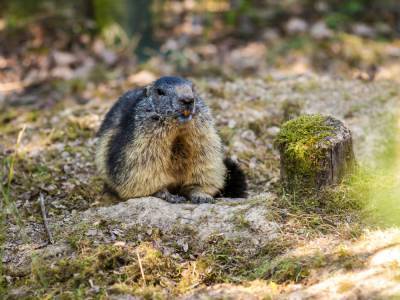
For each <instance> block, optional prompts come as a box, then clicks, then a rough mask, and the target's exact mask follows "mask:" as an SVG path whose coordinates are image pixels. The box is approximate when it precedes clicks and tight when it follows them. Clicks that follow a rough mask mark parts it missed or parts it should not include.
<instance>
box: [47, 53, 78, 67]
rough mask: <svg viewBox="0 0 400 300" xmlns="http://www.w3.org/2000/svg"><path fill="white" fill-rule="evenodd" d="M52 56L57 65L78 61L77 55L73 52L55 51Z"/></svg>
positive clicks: (63, 65) (67, 64)
mask: <svg viewBox="0 0 400 300" xmlns="http://www.w3.org/2000/svg"><path fill="white" fill-rule="evenodd" d="M52 56H53V60H54V62H55V63H56V65H57V66H62V67H65V66H69V65H70V64H73V63H74V62H76V57H75V55H73V54H72V53H68V52H62V51H53V53H52Z"/></svg>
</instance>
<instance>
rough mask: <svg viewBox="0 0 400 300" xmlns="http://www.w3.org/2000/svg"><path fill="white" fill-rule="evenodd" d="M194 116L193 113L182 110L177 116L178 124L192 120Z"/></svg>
mask: <svg viewBox="0 0 400 300" xmlns="http://www.w3.org/2000/svg"><path fill="white" fill-rule="evenodd" d="M193 115H194V111H193V110H187V109H185V110H182V111H181V112H180V114H179V116H178V119H179V122H181V123H185V122H189V121H190V120H192V118H193Z"/></svg>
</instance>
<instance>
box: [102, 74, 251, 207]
mask: <svg viewBox="0 0 400 300" xmlns="http://www.w3.org/2000/svg"><path fill="white" fill-rule="evenodd" d="M98 137H99V141H98V146H97V151H96V164H97V167H98V170H99V172H100V174H101V175H102V177H103V178H104V180H105V183H106V184H107V186H108V187H109V188H111V189H112V190H113V191H114V192H116V193H117V194H118V195H119V197H121V198H123V199H128V198H135V197H142V196H156V197H160V198H162V199H164V200H166V201H169V202H174V203H176V202H183V201H186V199H189V200H190V201H191V202H193V203H204V202H211V201H213V199H214V198H213V197H214V196H215V195H217V194H221V195H228V196H230V197H244V196H245V194H246V191H245V190H246V188H247V185H246V180H245V177H244V174H243V172H242V171H241V170H240V168H239V167H238V166H237V165H236V164H235V163H234V162H232V161H231V160H229V159H228V160H227V159H225V160H224V155H223V149H222V144H221V140H220V137H219V136H218V134H217V132H216V129H215V126H214V121H213V118H212V116H211V113H210V111H209V109H208V107H207V106H206V104H205V103H204V101H203V100H202V99H201V98H200V97H199V95H198V94H197V93H196V92H195V90H194V87H193V84H192V82H190V81H188V80H186V79H183V78H179V77H162V78H160V79H158V80H157V81H155V82H154V83H152V84H151V85H149V86H146V87H144V88H140V89H135V90H132V91H129V92H127V93H125V94H124V95H123V96H122V97H121V98H120V99H119V100H118V101H117V102H116V103H115V104H114V106H113V107H112V108H111V109H110V111H109V112H108V113H107V115H106V117H105V119H104V121H103V123H102V125H101V127H100V130H99V132H98ZM227 168H228V169H227ZM232 181H235V182H232ZM224 187H229V190H224Z"/></svg>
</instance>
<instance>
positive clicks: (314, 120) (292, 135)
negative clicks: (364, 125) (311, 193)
mask: <svg viewBox="0 0 400 300" xmlns="http://www.w3.org/2000/svg"><path fill="white" fill-rule="evenodd" d="M276 143H277V146H278V149H279V152H280V165H281V180H282V183H283V185H284V186H285V187H286V189H288V190H290V191H294V190H296V191H300V192H302V191H307V190H310V189H312V190H320V189H321V188H322V187H325V186H329V185H334V184H337V183H339V182H340V181H341V179H342V178H343V177H344V176H345V175H346V174H347V173H349V172H351V170H352V169H353V168H354V166H355V158H354V152H353V143H352V136H351V132H350V130H349V129H348V128H346V127H345V126H344V124H343V123H342V122H341V121H339V120H337V119H335V118H333V117H330V116H321V115H305V116H300V117H298V118H296V119H293V120H290V121H288V122H286V123H285V124H284V125H283V126H282V128H281V131H280V133H279V135H278V138H277V141H276Z"/></svg>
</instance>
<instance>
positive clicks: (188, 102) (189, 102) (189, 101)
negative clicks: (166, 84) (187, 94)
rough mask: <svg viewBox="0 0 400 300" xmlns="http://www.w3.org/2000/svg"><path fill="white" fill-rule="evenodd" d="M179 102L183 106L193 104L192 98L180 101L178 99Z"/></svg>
mask: <svg viewBox="0 0 400 300" xmlns="http://www.w3.org/2000/svg"><path fill="white" fill-rule="evenodd" d="M179 101H180V102H181V103H182V104H183V105H185V106H191V105H193V103H194V99H193V98H182V99H179Z"/></svg>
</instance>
